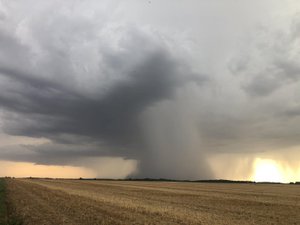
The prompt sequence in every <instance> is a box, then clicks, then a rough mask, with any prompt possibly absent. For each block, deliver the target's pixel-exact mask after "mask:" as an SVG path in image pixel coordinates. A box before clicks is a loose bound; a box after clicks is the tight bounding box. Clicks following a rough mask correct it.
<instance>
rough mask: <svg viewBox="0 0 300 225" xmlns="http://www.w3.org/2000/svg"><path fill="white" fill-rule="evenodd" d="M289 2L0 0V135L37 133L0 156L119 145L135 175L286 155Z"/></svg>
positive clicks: (199, 170) (74, 157) (296, 80)
mask: <svg viewBox="0 0 300 225" xmlns="http://www.w3.org/2000/svg"><path fill="white" fill-rule="evenodd" d="M299 10H300V3H298V2H297V1H295V0H287V1H283V0H282V1H280V0H272V1H271V0H263V1H258V0H257V1H244V0H240V1H234V0H222V1H221V0H213V1H211V0H210V1H209V0H200V1H191V0H189V1H179V0H177V1H174V0H173V1H171V0H164V1H155V0H152V1H150V2H149V1H137V0H135V1H133V0H130V1H116V0H115V1H100V2H99V1H83V0H82V1H71V0H70V1H64V2H61V1H55V0H50V1H47V2H36V1H26V2H25V1H22V2H21V1H5V0H2V1H0V50H1V51H0V126H1V132H2V134H1V135H2V136H17V138H19V140H21V137H31V138H33V139H36V140H39V139H41V138H44V139H45V140H47V141H45V142H43V143H38V144H28V143H25V142H24V143H22V141H18V142H16V143H14V144H12V143H10V144H5V142H2V144H0V159H2V160H7V161H18V162H33V163H38V164H46V165H75V166H86V167H89V162H90V160H91V159H94V161H93V162H94V164H95V159H97V158H101V157H117V158H120V157H121V158H123V159H125V160H135V161H136V162H137V163H138V167H137V168H136V171H135V175H138V176H148V177H168V178H183V179H185V178H186V179H189V178H191V179H198V178H199V179H200V178H214V177H216V174H215V173H214V168H212V167H213V166H212V165H211V164H210V163H209V159H210V158H211V157H217V156H218V155H219V154H232V155H233V156H232V159H233V161H234V159H235V156H236V155H237V158H239V157H240V156H239V154H240V155H241V154H250V155H251V157H252V158H253V159H254V158H255V156H256V155H259V154H261V153H263V154H267V155H268V152H269V154H270V155H271V154H274V151H276V152H278V153H280V154H283V155H284V154H287V152H288V151H289V149H291V148H297V146H299V145H300V139H299V135H300V126H299V125H300V92H299V84H300V63H299V53H300V43H299V42H300V39H299V37H300V36H299V34H300V17H299V13H298V12H300V11H299ZM1 135H0V136H1ZM291 154H292V153H291ZM293 154H295V153H294V152H293ZM296 155H297V154H296ZM297 156H298V155H297ZM237 160H238V159H237ZM103 161H104V160H103V159H102V160H99V163H103ZM220 163H221V162H220ZM246 166H247V165H246ZM93 168H94V166H93ZM248 169H249V170H250V168H248ZM246 170H247V169H246ZM122 174H123V173H122ZM128 175H130V174H128ZM122 176H123V175H122Z"/></svg>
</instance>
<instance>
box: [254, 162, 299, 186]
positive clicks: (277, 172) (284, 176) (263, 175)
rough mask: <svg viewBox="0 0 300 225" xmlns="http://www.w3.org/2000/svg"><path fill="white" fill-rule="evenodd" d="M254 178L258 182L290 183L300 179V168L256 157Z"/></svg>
mask: <svg viewBox="0 0 300 225" xmlns="http://www.w3.org/2000/svg"><path fill="white" fill-rule="evenodd" d="M253 167H254V172H253V176H252V180H254V181H256V182H280V183H289V182H295V181H299V180H300V168H291V167H290V166H289V165H286V164H285V163H284V162H281V161H276V160H273V159H263V158H256V159H255V161H254V163H253Z"/></svg>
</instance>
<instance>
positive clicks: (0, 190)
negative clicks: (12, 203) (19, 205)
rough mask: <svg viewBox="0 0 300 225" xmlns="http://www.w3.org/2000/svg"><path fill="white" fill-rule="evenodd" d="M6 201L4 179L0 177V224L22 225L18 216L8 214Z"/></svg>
mask: <svg viewBox="0 0 300 225" xmlns="http://www.w3.org/2000/svg"><path fill="white" fill-rule="evenodd" d="M7 203H8V202H7V199H6V184H5V179H4V178H0V225H22V224H23V222H22V220H21V219H20V218H18V217H16V216H15V215H9V213H8V210H7V209H8V207H7Z"/></svg>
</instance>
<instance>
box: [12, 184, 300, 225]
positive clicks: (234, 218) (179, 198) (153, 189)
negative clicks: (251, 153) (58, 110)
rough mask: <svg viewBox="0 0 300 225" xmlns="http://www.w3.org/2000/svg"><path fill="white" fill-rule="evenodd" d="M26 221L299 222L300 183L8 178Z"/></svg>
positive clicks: (17, 208) (14, 203) (15, 203)
mask: <svg viewBox="0 0 300 225" xmlns="http://www.w3.org/2000/svg"><path fill="white" fill-rule="evenodd" d="M7 188H8V199H9V202H10V204H11V206H12V207H13V208H14V210H15V212H16V214H17V215H18V216H20V217H21V218H23V220H24V224H34V225H36V224H39V225H42V224H44V225H46V224H47V225H48V224H55V225H58V224H73V225H75V224H78V225H79V224H80V225H83V224H88V225H91V224H209V225H211V224H227V225H228V224H264V225H265V224H300V186H297V185H271V184H211V183H183V182H179V183H177V182H141V181H137V182H135V181H86V180H46V179H45V180H44V179H9V180H7Z"/></svg>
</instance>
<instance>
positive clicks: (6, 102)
mask: <svg viewBox="0 0 300 225" xmlns="http://www.w3.org/2000/svg"><path fill="white" fill-rule="evenodd" d="M181 69H182V66H181V65H180V63H179V62H177V61H175V60H173V59H172V57H171V56H170V55H168V53H167V52H164V51H163V50H160V51H157V52H156V53H153V54H151V55H149V56H148V57H146V59H145V61H143V62H141V64H140V65H138V66H137V67H135V68H132V71H131V73H130V74H129V75H128V79H127V80H125V81H119V82H116V83H115V84H114V85H113V87H112V88H110V89H109V90H108V91H107V92H106V93H105V94H104V95H102V96H100V94H99V96H93V97H92V98H88V97H86V96H83V95H80V94H79V93H78V92H76V91H75V90H68V89H66V88H64V87H63V86H62V85H60V84H59V83H54V82H51V81H48V80H45V79H41V78H39V77H38V76H33V75H29V74H22V73H21V72H17V71H14V70H12V69H3V68H0V73H1V75H2V76H4V77H5V78H7V84H8V85H9V83H10V82H9V81H10V80H13V81H14V82H13V83H11V86H9V87H8V88H6V90H2V91H3V93H1V95H0V96H1V97H0V100H1V101H0V104H1V107H2V108H4V109H5V110H6V111H9V112H13V113H16V114H17V115H16V116H15V119H17V120H16V121H15V122H11V121H10V122H9V123H7V124H6V126H5V127H4V128H5V131H6V132H7V133H9V134H14V135H31V136H33V137H40V136H46V137H52V138H53V139H55V136H58V135H59V134H73V135H80V136H87V137H94V138H100V140H103V141H105V142H107V143H108V144H111V145H113V146H115V147H117V146H127V145H129V146H131V147H132V145H134V144H135V143H138V142H139V140H140V137H139V133H140V131H139V126H138V117H139V114H140V113H141V112H143V111H144V110H145V109H146V108H147V107H149V106H151V105H152V104H154V103H155V102H158V101H160V100H162V99H165V98H168V97H171V95H172V92H173V91H174V90H175V89H176V87H177V86H179V85H180V84H182V81H183V80H182V79H188V78H187V77H183V76H186V75H185V74H181V73H182V71H181ZM186 71H187V70H185V71H184V72H186ZM61 82H62V83H64V82H67V81H66V80H62V81H61ZM24 117H25V118H26V121H25V122H23V120H24ZM28 120H30V122H29V123H27V121H28ZM125 155H126V154H125Z"/></svg>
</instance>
